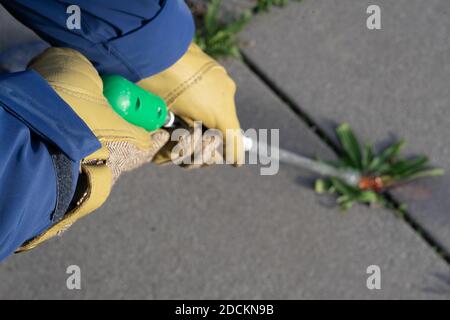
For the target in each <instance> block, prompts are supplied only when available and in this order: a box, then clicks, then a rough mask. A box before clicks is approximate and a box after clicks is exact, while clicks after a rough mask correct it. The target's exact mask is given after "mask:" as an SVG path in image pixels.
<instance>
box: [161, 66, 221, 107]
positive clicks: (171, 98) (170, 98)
mask: <svg viewBox="0 0 450 320" xmlns="http://www.w3.org/2000/svg"><path fill="white" fill-rule="evenodd" d="M214 67H219V68H222V67H221V66H220V65H218V64H217V63H216V62H214V61H210V62H207V63H205V64H204V65H203V66H202V67H201V68H200V69H199V70H198V71H197V72H196V73H194V74H193V75H192V76H191V77H189V78H188V79H187V80H185V81H183V82H182V83H181V84H180V85H179V86H178V87H176V88H175V89H173V90H172V91H170V92H169V93H167V94H166V95H165V97H164V100H165V101H166V103H167V105H169V106H171V105H172V104H173V103H174V102H175V100H176V99H177V98H178V97H179V96H181V95H182V94H183V93H184V92H186V91H187V90H188V89H189V88H190V87H192V86H193V85H195V84H196V83H197V82H198V81H199V80H200V79H201V78H202V77H203V76H204V75H205V74H207V73H208V72H209V71H211V70H212V69H213V68H214Z"/></svg>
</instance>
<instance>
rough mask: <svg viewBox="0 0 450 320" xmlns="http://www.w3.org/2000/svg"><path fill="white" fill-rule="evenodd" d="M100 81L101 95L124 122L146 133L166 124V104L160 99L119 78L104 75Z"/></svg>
mask: <svg viewBox="0 0 450 320" xmlns="http://www.w3.org/2000/svg"><path fill="white" fill-rule="evenodd" d="M102 80H103V95H104V96H105V97H106V99H107V100H108V102H109V104H110V105H111V107H112V108H113V109H114V110H115V111H116V112H117V113H118V114H119V115H120V116H121V117H122V118H124V119H125V120H126V121H128V122H130V123H132V124H134V125H136V126H138V127H141V128H144V129H145V130H147V131H155V130H157V129H159V128H161V127H162V126H164V125H165V124H166V119H167V114H168V111H167V104H166V103H165V101H164V100H163V99H162V98H160V97H158V96H157V95H155V94H153V93H151V92H148V91H146V90H144V89H142V88H141V87H139V86H137V85H135V84H134V83H132V82H131V81H128V80H127V79H125V78H123V77H121V76H117V75H105V76H102Z"/></svg>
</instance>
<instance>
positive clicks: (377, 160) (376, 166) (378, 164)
mask: <svg viewBox="0 0 450 320" xmlns="http://www.w3.org/2000/svg"><path fill="white" fill-rule="evenodd" d="M404 145H405V142H404V141H399V142H397V143H394V144H393V145H391V146H389V147H387V148H385V149H384V150H383V151H382V152H381V153H380V155H378V156H376V157H374V159H373V160H372V162H371V163H370V165H369V171H370V172H373V173H377V172H378V171H379V170H380V168H382V167H383V166H384V165H385V164H386V163H389V162H390V161H393V160H394V158H395V157H396V156H397V155H398V154H399V153H400V150H401V149H402V147H403V146H404Z"/></svg>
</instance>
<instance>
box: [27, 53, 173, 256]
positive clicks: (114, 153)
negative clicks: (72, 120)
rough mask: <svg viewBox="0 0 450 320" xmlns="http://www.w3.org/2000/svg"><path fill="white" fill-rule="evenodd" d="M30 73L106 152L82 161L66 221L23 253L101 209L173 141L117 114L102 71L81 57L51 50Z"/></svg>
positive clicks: (38, 238)
mask: <svg viewBox="0 0 450 320" xmlns="http://www.w3.org/2000/svg"><path fill="white" fill-rule="evenodd" d="M29 68H30V69H34V70H35V71H37V72H38V73H39V74H40V75H41V76H42V77H43V78H44V79H46V80H47V81H48V83H49V84H50V85H51V86H52V87H53V89H54V90H55V91H56V92H57V93H58V95H59V96H60V97H61V98H62V99H63V100H64V101H65V102H66V103H67V104H68V105H69V106H71V107H72V109H73V110H74V111H75V112H76V113H77V115H78V116H79V117H80V118H81V119H83V121H84V122H85V123H86V124H87V125H88V127H89V128H90V129H91V130H92V132H93V133H94V134H95V136H96V137H97V138H98V140H99V141H100V143H101V145H102V148H101V149H100V150H98V151H96V152H95V153H93V154H91V155H90V156H88V157H87V158H86V159H83V160H82V163H81V172H82V174H81V175H80V179H79V183H78V189H79V190H78V192H79V193H80V194H79V196H78V198H77V200H78V203H76V204H75V205H74V207H73V208H71V209H70V212H69V213H67V214H66V215H65V217H64V218H63V220H61V221H60V222H58V223H57V224H55V225H54V226H52V227H51V228H50V229H49V230H47V231H46V232H44V233H43V234H41V235H40V236H38V237H36V238H35V239H32V240H31V241H29V242H28V243H26V244H25V245H24V246H23V247H22V248H21V250H27V249H30V248H33V247H35V246H36V245H38V244H39V243H41V242H43V241H45V240H46V239H48V238H50V237H53V236H54V235H56V234H58V233H60V232H62V231H64V230H65V229H67V228H68V227H69V226H70V225H71V224H72V223H74V222H75V221H76V220H78V219H79V218H81V217H83V216H84V215H86V214H88V213H90V212H92V211H93V210H95V209H97V208H98V207H99V206H101V205H102V204H103V202H104V201H105V200H106V198H107V197H108V195H109V193H110V190H111V187H112V185H113V184H114V183H115V182H116V180H117V179H118V178H119V176H120V175H121V174H122V173H123V172H125V171H129V170H132V169H134V168H137V167H139V166H141V165H143V164H144V163H146V162H150V161H152V159H153V157H154V155H155V154H156V153H157V152H158V151H159V150H160V148H161V147H162V146H163V145H164V144H166V142H167V141H168V139H169V133H168V132H166V131H164V130H158V131H155V132H152V133H149V132H147V131H145V130H144V129H142V128H139V127H136V126H134V125H132V124H130V123H128V122H126V121H125V120H123V119H122V118H121V117H120V116H119V115H118V114H116V113H115V112H114V110H113V109H112V108H111V107H110V106H109V104H108V102H107V101H106V99H105V98H104V96H103V93H102V91H103V83H102V80H101V78H100V76H99V75H98V73H97V71H96V70H95V68H94V67H93V66H92V64H91V63H90V62H89V61H88V60H87V59H86V58H85V57H84V56H83V55H81V54H80V53H78V52H77V51H75V50H72V49H65V48H50V49H48V50H46V51H45V52H44V53H43V54H41V55H40V56H38V57H37V58H35V59H34V60H33V61H32V62H31V63H30V66H29ZM80 191H81V192H80Z"/></svg>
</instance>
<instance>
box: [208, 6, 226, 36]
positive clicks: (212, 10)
mask: <svg viewBox="0 0 450 320" xmlns="http://www.w3.org/2000/svg"><path fill="white" fill-rule="evenodd" d="M221 4H222V0H211V1H210V2H209V5H208V9H207V11H206V15H205V18H204V28H205V31H206V33H207V34H213V33H215V32H216V31H217V29H219V8H220V5H221Z"/></svg>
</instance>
